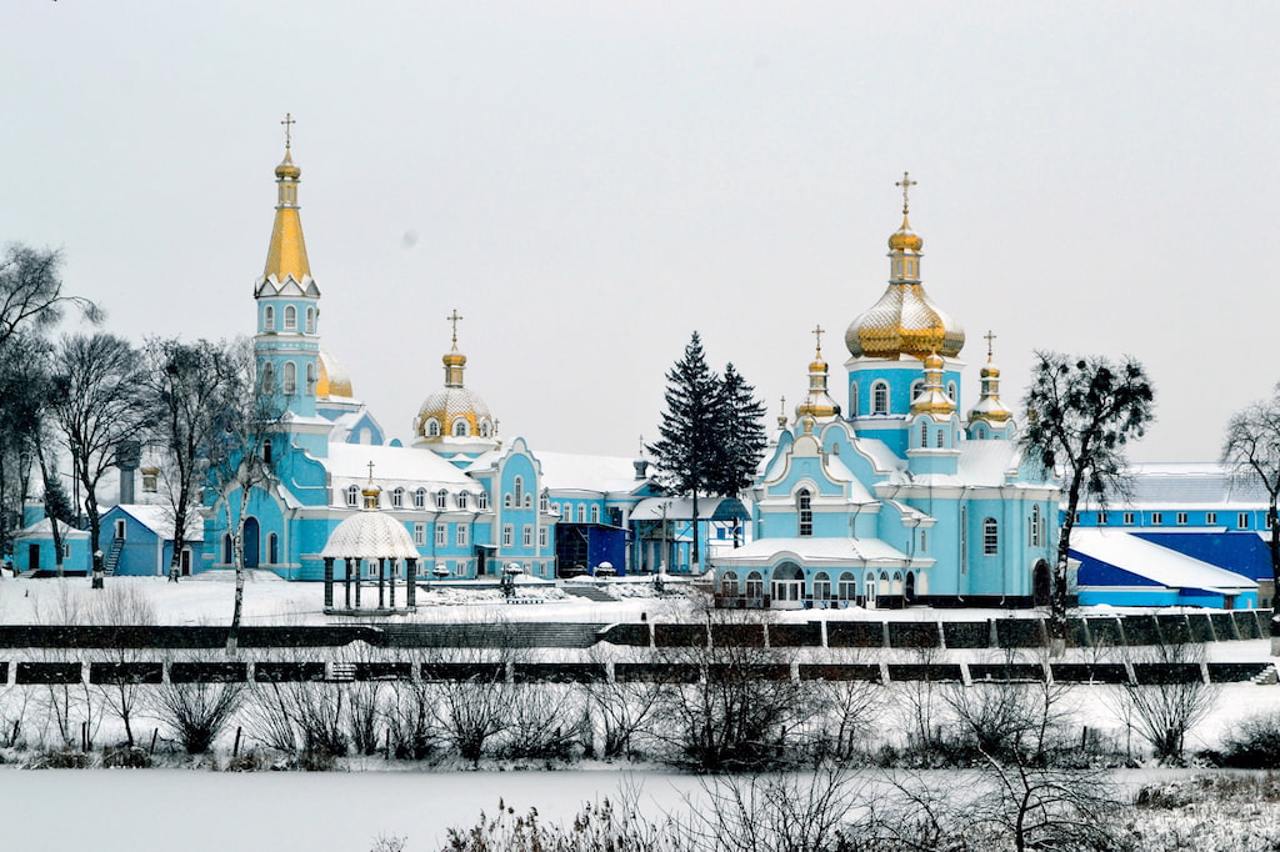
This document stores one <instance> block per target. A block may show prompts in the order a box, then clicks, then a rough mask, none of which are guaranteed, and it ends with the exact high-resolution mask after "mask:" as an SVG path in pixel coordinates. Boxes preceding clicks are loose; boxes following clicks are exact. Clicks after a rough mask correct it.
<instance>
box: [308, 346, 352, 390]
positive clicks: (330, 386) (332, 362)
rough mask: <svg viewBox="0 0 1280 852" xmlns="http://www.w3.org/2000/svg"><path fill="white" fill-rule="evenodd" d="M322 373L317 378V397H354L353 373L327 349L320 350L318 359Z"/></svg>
mask: <svg viewBox="0 0 1280 852" xmlns="http://www.w3.org/2000/svg"><path fill="white" fill-rule="evenodd" d="M316 361H317V363H318V365H319V368H320V375H319V377H318V378H317V379H316V397H317V398H318V399H352V398H354V397H355V391H354V390H353V388H352V386H351V374H350V373H348V372H347V371H346V369H345V368H343V366H342V365H341V364H339V363H338V360H337V359H336V358H334V357H333V355H331V354H330V353H329V351H328V350H326V349H321V350H320V355H319V357H318V358H317V359H316Z"/></svg>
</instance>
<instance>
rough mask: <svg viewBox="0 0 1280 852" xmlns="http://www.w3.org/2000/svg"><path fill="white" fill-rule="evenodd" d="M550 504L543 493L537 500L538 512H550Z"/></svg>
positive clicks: (545, 493)
mask: <svg viewBox="0 0 1280 852" xmlns="http://www.w3.org/2000/svg"><path fill="white" fill-rule="evenodd" d="M550 508H551V504H550V503H549V502H548V500H547V492H545V491H543V492H542V496H541V497H539V498H538V511H539V512H542V513H543V514H546V513H547V512H548V511H550Z"/></svg>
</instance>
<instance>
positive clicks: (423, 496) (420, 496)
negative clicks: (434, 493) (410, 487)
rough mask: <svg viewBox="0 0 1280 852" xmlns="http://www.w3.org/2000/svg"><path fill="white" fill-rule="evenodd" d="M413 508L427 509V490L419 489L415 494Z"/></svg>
mask: <svg viewBox="0 0 1280 852" xmlns="http://www.w3.org/2000/svg"><path fill="white" fill-rule="evenodd" d="M413 508H415V509H425V508H427V489H425V488H419V489H418V490H417V491H415V492H413Z"/></svg>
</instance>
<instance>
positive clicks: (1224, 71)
mask: <svg viewBox="0 0 1280 852" xmlns="http://www.w3.org/2000/svg"><path fill="white" fill-rule="evenodd" d="M1278 24H1280V5H1277V4H1274V3H1244V2H1240V3H1187V4H1176V3H1168V2H1164V3H1158V4H1150V5H1148V4H1141V3H1115V2H1106V3H1098V4H1088V3H1071V4H1058V3H1055V4H1047V3H1046V4H1036V3H1026V2H1018V3H1011V4H1006V5H998V4H996V3H973V4H959V3H941V4H936V5H935V4H924V5H918V6H916V5H911V4H904V3H893V4H881V3H877V4H870V3H867V4H854V3H850V2H838V3H830V4H826V3H785V4H784V3H777V4H767V5H761V4H754V3H744V2H741V0H733V2H725V3H679V4H676V3H672V4H665V5H660V4H655V3H620V2H619V3H613V2H591V3H587V2H583V3H560V2H547V0H540V2H536V3H535V2H530V3H519V4H517V3H502V4H486V3H477V2H471V3H438V4H437V3H431V4H426V3H421V2H413V3H392V2H385V0H380V2H377V3H321V2H316V1H315V0H311V2H306V3H297V4H285V3H263V2H259V0H253V2H241V3H231V2H199V3H197V2H183V3H177V2H154V3H140V2H123V0H113V2H110V3H105V2H84V0H63V2H57V3H53V2H40V0H25V2H10V3H7V4H5V7H4V10H3V11H2V12H0V31H3V33H4V37H3V44H4V49H3V50H0V107H2V109H0V116H3V124H2V125H0V242H8V241H22V242H26V243H31V244H35V245H40V246H57V247H61V248H62V249H63V250H64V251H65V253H66V260H67V263H66V279H67V282H68V285H69V287H70V289H71V290H72V291H74V292H76V293H79V294H82V295H85V296H89V297H91V298H93V299H96V300H99V301H100V302H101V303H102V304H103V305H104V306H105V307H106V308H107V310H108V311H109V318H108V325H109V327H110V328H111V329H112V330H115V331H118V332H120V333H123V334H126V335H128V336H130V337H133V338H136V339H141V338H142V337H143V336H144V335H148V334H180V335H183V336H186V337H201V336H203V337H222V336H228V335H239V334H249V333H252V331H253V316H254V314H253V306H252V304H251V300H252V295H251V285H252V282H253V280H254V278H255V277H256V276H257V275H259V274H260V273H261V270H262V265H263V260H264V258H265V255H266V249H267V239H268V236H269V234H270V228H271V218H272V207H273V205H274V202H275V186H274V183H273V176H272V169H273V168H274V166H275V164H276V163H277V162H278V160H279V158H280V155H281V151H282V133H281V127H280V124H279V121H280V119H281V118H282V116H283V114H284V113H285V112H286V111H291V112H292V113H293V114H294V116H295V117H296V118H297V125H296V126H295V130H294V134H295V145H294V152H295V159H296V161H297V162H298V163H299V165H301V166H302V169H303V182H302V187H301V203H302V207H303V214H302V215H303V223H304V227H305V231H306V236H307V247H308V250H309V253H310V257H311V268H312V273H313V274H314V275H315V277H316V281H317V282H318V284H319V286H320V288H321V291H322V293H323V299H322V301H321V305H322V316H321V331H322V334H323V336H324V344H325V346H326V347H327V348H328V349H329V350H330V351H332V352H333V353H334V355H335V356H336V357H337V358H338V359H339V360H340V361H342V362H343V363H344V364H345V365H346V366H347V368H348V369H349V370H350V372H351V373H352V375H353V378H354V383H355V390H356V394H357V395H358V396H360V397H361V398H363V399H365V400H367V401H368V402H369V404H370V405H371V406H372V408H373V410H374V412H375V414H376V416H378V417H379V419H380V420H381V421H382V423H383V425H384V427H386V429H387V430H388V432H389V433H390V434H391V435H394V436H398V437H401V438H407V437H408V436H409V432H410V425H411V420H412V418H413V416H414V414H415V413H416V412H417V409H418V405H419V403H420V402H421V400H422V399H423V397H425V396H426V395H427V394H428V393H430V392H431V390H432V389H434V388H436V387H438V386H439V385H440V384H441V382H442V379H443V371H442V367H441V365H440V355H441V353H442V352H443V351H444V350H445V349H447V348H448V324H447V323H446V322H445V320H444V317H445V315H446V314H447V313H448V312H449V311H450V310H451V309H453V308H455V307H456V308H458V310H459V311H460V312H461V313H462V314H463V315H464V316H465V318H466V319H465V320H464V321H463V323H462V324H461V331H460V334H461V343H462V348H463V349H464V351H465V352H466V353H467V354H468V356H469V357H470V363H469V365H468V368H467V384H468V385H469V386H470V387H472V388H474V389H475V390H477V391H478V392H480V393H481V394H482V395H483V396H484V397H485V399H486V400H487V401H488V403H489V406H490V407H491V409H492V410H493V411H494V413H495V415H496V416H497V417H499V418H500V419H501V420H502V424H503V425H502V429H503V433H504V434H505V435H507V436H508V437H511V436H514V435H516V434H520V435H524V436H526V437H527V438H528V439H529V440H530V441H531V443H532V444H533V446H534V447H535V449H536V448H538V447H541V448H543V449H558V450H582V451H590V452H600V453H611V454H630V453H633V452H634V451H635V447H636V442H637V436H638V435H639V434H640V433H644V434H645V435H646V436H652V435H653V434H654V433H655V431H656V423H657V420H658V413H659V411H660V409H661V404H662V389H663V384H664V381H663V373H664V371H665V370H666V369H667V367H668V366H669V364H670V363H671V361H672V360H673V359H675V358H676V357H677V356H678V355H679V354H680V352H681V349H682V347H683V345H684V343H685V342H686V341H687V339H688V336H689V332H690V331H691V330H692V329H695V328H696V329H699V330H700V331H701V332H702V334H703V337H704V339H705V341H706V345H707V349H708V352H709V355H710V356H711V358H712V359H713V360H714V362H715V363H716V364H717V365H723V363H724V362H726V361H733V362H734V363H735V364H736V365H737V366H738V368H739V369H740V370H741V371H742V372H743V373H744V374H745V375H746V377H747V378H748V379H749V380H750V381H751V382H753V383H754V384H755V385H756V386H757V388H758V389H759V391H760V393H761V394H762V395H764V396H766V397H767V399H768V401H769V409H770V416H771V420H770V426H772V416H773V415H774V414H776V410H777V399H778V396H779V395H780V394H783V393H785V394H786V395H787V397H788V399H789V400H791V402H792V403H794V401H795V400H796V399H797V398H798V397H799V396H800V395H801V394H802V393H803V391H804V388H805V384H806V377H805V368H806V365H807V363H808V361H809V359H810V357H811V355H812V344H813V339H812V336H811V335H810V334H809V333H808V330H809V329H810V328H812V327H813V326H814V324H815V323H818V322H821V324H822V325H823V326H824V327H826V328H828V329H831V330H832V332H833V333H832V334H831V335H830V336H829V341H830V345H829V346H828V347H827V349H826V352H827V357H828V360H830V361H831V363H832V365H833V386H834V387H835V388H837V389H838V390H836V393H835V395H836V397H837V399H838V400H840V401H841V402H843V401H844V396H845V393H844V390H843V385H844V381H843V377H844V370H843V368H842V364H843V362H844V360H845V359H846V357H847V352H846V351H845V350H844V347H843V342H842V341H843V333H844V329H845V327H846V326H847V325H848V324H849V322H850V320H852V319H853V318H854V317H855V316H856V315H857V314H858V313H860V312H861V311H862V310H864V309H865V308H867V307H868V306H870V305H871V304H872V303H873V302H874V301H875V300H876V299H877V298H878V297H879V295H880V293H881V292H882V291H883V289H884V287H885V280H886V278H887V273H888V260H887V259H886V258H885V251H886V249H885V239H886V238H887V236H888V235H889V233H890V232H891V231H892V230H893V229H894V228H895V227H896V226H897V224H898V209H899V205H900V196H899V193H898V190H897V189H896V188H895V187H894V185H893V184H894V181H895V180H898V179H899V177H900V176H901V174H902V171H903V170H904V169H910V171H911V174H912V177H913V178H915V179H917V180H919V182H920V183H919V186H918V187H916V188H915V190H914V191H913V195H912V207H913V211H912V222H913V224H914V225H915V227H916V229H917V230H918V231H919V232H920V233H921V234H922V235H923V236H924V238H925V255H926V256H925V259H924V261H923V273H924V278H925V283H926V287H927V289H928V291H929V292H930V294H931V295H932V296H933V298H934V299H935V300H936V301H937V302H938V303H939V305H941V306H942V307H943V308H944V309H946V310H947V311H949V312H950V313H951V314H952V315H953V316H954V317H955V318H956V319H958V320H959V321H960V322H961V323H962V324H963V325H964V327H965V329H966V331H967V332H968V335H969V342H968V344H967V346H966V347H965V350H964V352H963V353H962V355H961V357H962V358H963V359H964V360H966V361H967V363H968V364H969V367H968V369H967V382H966V393H967V399H966V404H968V403H970V402H972V400H973V399H975V398H976V391H977V370H978V367H979V366H980V364H981V362H982V360H983V357H982V356H983V351H982V350H983V346H982V343H983V342H982V340H981V339H980V337H981V335H982V334H983V333H984V332H985V331H986V329H987V328H992V329H994V331H995V332H996V334H997V335H999V339H998V340H997V343H996V347H997V355H998V359H999V362H1000V364H1001V366H1002V367H1003V370H1004V376H1005V377H1006V381H1005V387H1004V397H1005V399H1006V401H1007V402H1009V403H1010V404H1011V405H1014V404H1015V403H1016V401H1017V400H1018V399H1020V398H1021V395H1022V392H1023V385H1024V384H1025V381H1026V377H1027V374H1028V370H1029V367H1030V363H1031V356H1032V352H1033V350H1035V349H1037V348H1048V349H1057V350H1066V351H1070V352H1078V353H1100V354H1108V355H1120V354H1132V355H1135V356H1137V357H1138V358H1140V359H1141V360H1142V361H1143V362H1144V363H1145V364H1146V365H1147V367H1148V369H1149V370H1150V372H1151V374H1152V376H1153V377H1154V379H1155V382H1156V386H1157V393H1158V406H1157V411H1158V416H1159V423H1158V424H1157V425H1156V426H1155V427H1154V428H1153V429H1152V430H1151V431H1150V433H1149V435H1148V437H1147V438H1146V439H1145V440H1144V441H1143V442H1142V443H1141V444H1140V445H1138V446H1137V447H1135V448H1134V451H1133V455H1134V456H1135V457H1137V458H1141V459H1211V458H1214V457H1216V455H1217V451H1218V446H1219V442H1220V438H1221V433H1222V430H1223V426H1224V423H1225V421H1226V419H1227V417H1228V416H1229V415H1230V413H1231V412H1232V411H1233V410H1234V409H1236V408H1238V407H1239V406H1241V405H1242V404H1244V403H1246V402H1247V401H1249V400H1251V399H1253V398H1256V397H1258V396H1260V395H1262V394H1264V393H1267V392H1268V391H1269V390H1270V388H1271V387H1272V385H1273V384H1274V383H1275V382H1276V380H1277V379H1280V370H1278V369H1277V366H1276V359H1275V346H1276V344H1275V341H1276V328H1277V308H1280V289H1278V288H1277V283H1280V276H1278V275H1277V273H1278V272H1280V240H1277V239H1276V236H1275V231H1276V215H1275V212H1276V211H1275V204H1276V199H1277V196H1278V192H1277V190H1278V189H1280V186H1278V183H1280V167H1278V166H1277V157H1278V156H1280V109H1278V107H1280V52H1278V51H1277V50H1276V47H1275V39H1276V34H1277V32H1280V27H1278V26H1277V25H1278ZM1015 407H1016V406H1015Z"/></svg>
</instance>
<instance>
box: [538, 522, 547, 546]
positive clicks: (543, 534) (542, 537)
mask: <svg viewBox="0 0 1280 852" xmlns="http://www.w3.org/2000/svg"><path fill="white" fill-rule="evenodd" d="M546 546H547V528H546V527H538V547H546Z"/></svg>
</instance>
